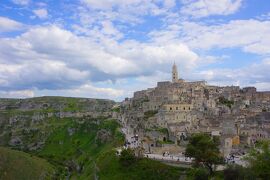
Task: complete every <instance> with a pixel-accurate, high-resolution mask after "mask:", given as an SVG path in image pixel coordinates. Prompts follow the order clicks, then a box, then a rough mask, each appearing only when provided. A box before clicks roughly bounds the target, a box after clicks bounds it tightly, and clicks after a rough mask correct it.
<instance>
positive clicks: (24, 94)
mask: <svg viewBox="0 0 270 180" xmlns="http://www.w3.org/2000/svg"><path fill="white" fill-rule="evenodd" d="M0 97H1V98H31V97H34V92H33V91H32V90H21V91H0Z"/></svg>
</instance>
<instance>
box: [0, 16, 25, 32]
mask: <svg viewBox="0 0 270 180" xmlns="http://www.w3.org/2000/svg"><path fill="white" fill-rule="evenodd" d="M22 28H23V24H22V23H20V22H17V21H14V20H12V19H9V18H6V17H1V16H0V32H7V31H16V30H21V29H22Z"/></svg>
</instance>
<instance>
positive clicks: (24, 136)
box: [0, 97, 116, 151]
mask: <svg viewBox="0 0 270 180" xmlns="http://www.w3.org/2000/svg"><path fill="white" fill-rule="evenodd" d="M115 104H116V103H115V102H114V101H111V100H104V99H90V98H67V97H38V98H30V99H1V98H0V145H4V146H5V145H8V146H12V147H16V148H19V149H25V150H30V151H31V150H37V149H40V148H42V146H43V145H44V142H45V141H46V138H47V137H48V136H49V135H50V133H51V132H52V130H53V129H52V128H51V126H52V125H54V123H55V121H56V123H58V122H61V120H62V119H69V120H72V121H77V120H79V119H84V118H87V119H90V120H91V119H93V118H97V117H112V114H113V111H112V108H113V106H114V105H115ZM75 131H76V128H75V129H74V128H69V129H68V131H67V133H68V135H69V136H72V135H73V134H74V132H75ZM101 134H102V133H101ZM101 134H100V137H101V141H102V142H103V141H104V142H105V141H106V140H107V139H109V138H108V137H109V134H108V133H107V134H106V133H105V134H103V135H101ZM106 137H107V138H106Z"/></svg>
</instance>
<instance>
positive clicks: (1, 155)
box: [0, 147, 55, 180]
mask: <svg viewBox="0 0 270 180" xmlns="http://www.w3.org/2000/svg"><path fill="white" fill-rule="evenodd" d="M0 172H1V173H0V179H6V180H8V179H22V180H23V179H25V180H26V179H27V180H28V179H51V178H53V176H54V174H55V171H54V168H53V166H52V165H51V164H50V163H48V162H47V161H45V160H44V159H41V158H38V157H35V156H32V155H30V154H27V153H24V152H21V151H16V150H12V149H9V148H4V147H0Z"/></svg>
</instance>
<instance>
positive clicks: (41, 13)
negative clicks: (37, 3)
mask: <svg viewBox="0 0 270 180" xmlns="http://www.w3.org/2000/svg"><path fill="white" fill-rule="evenodd" d="M33 13H34V14H35V15H36V16H37V17H39V18H40V19H46V18H47V17H48V12H47V9H45V8H41V9H35V10H33Z"/></svg>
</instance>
